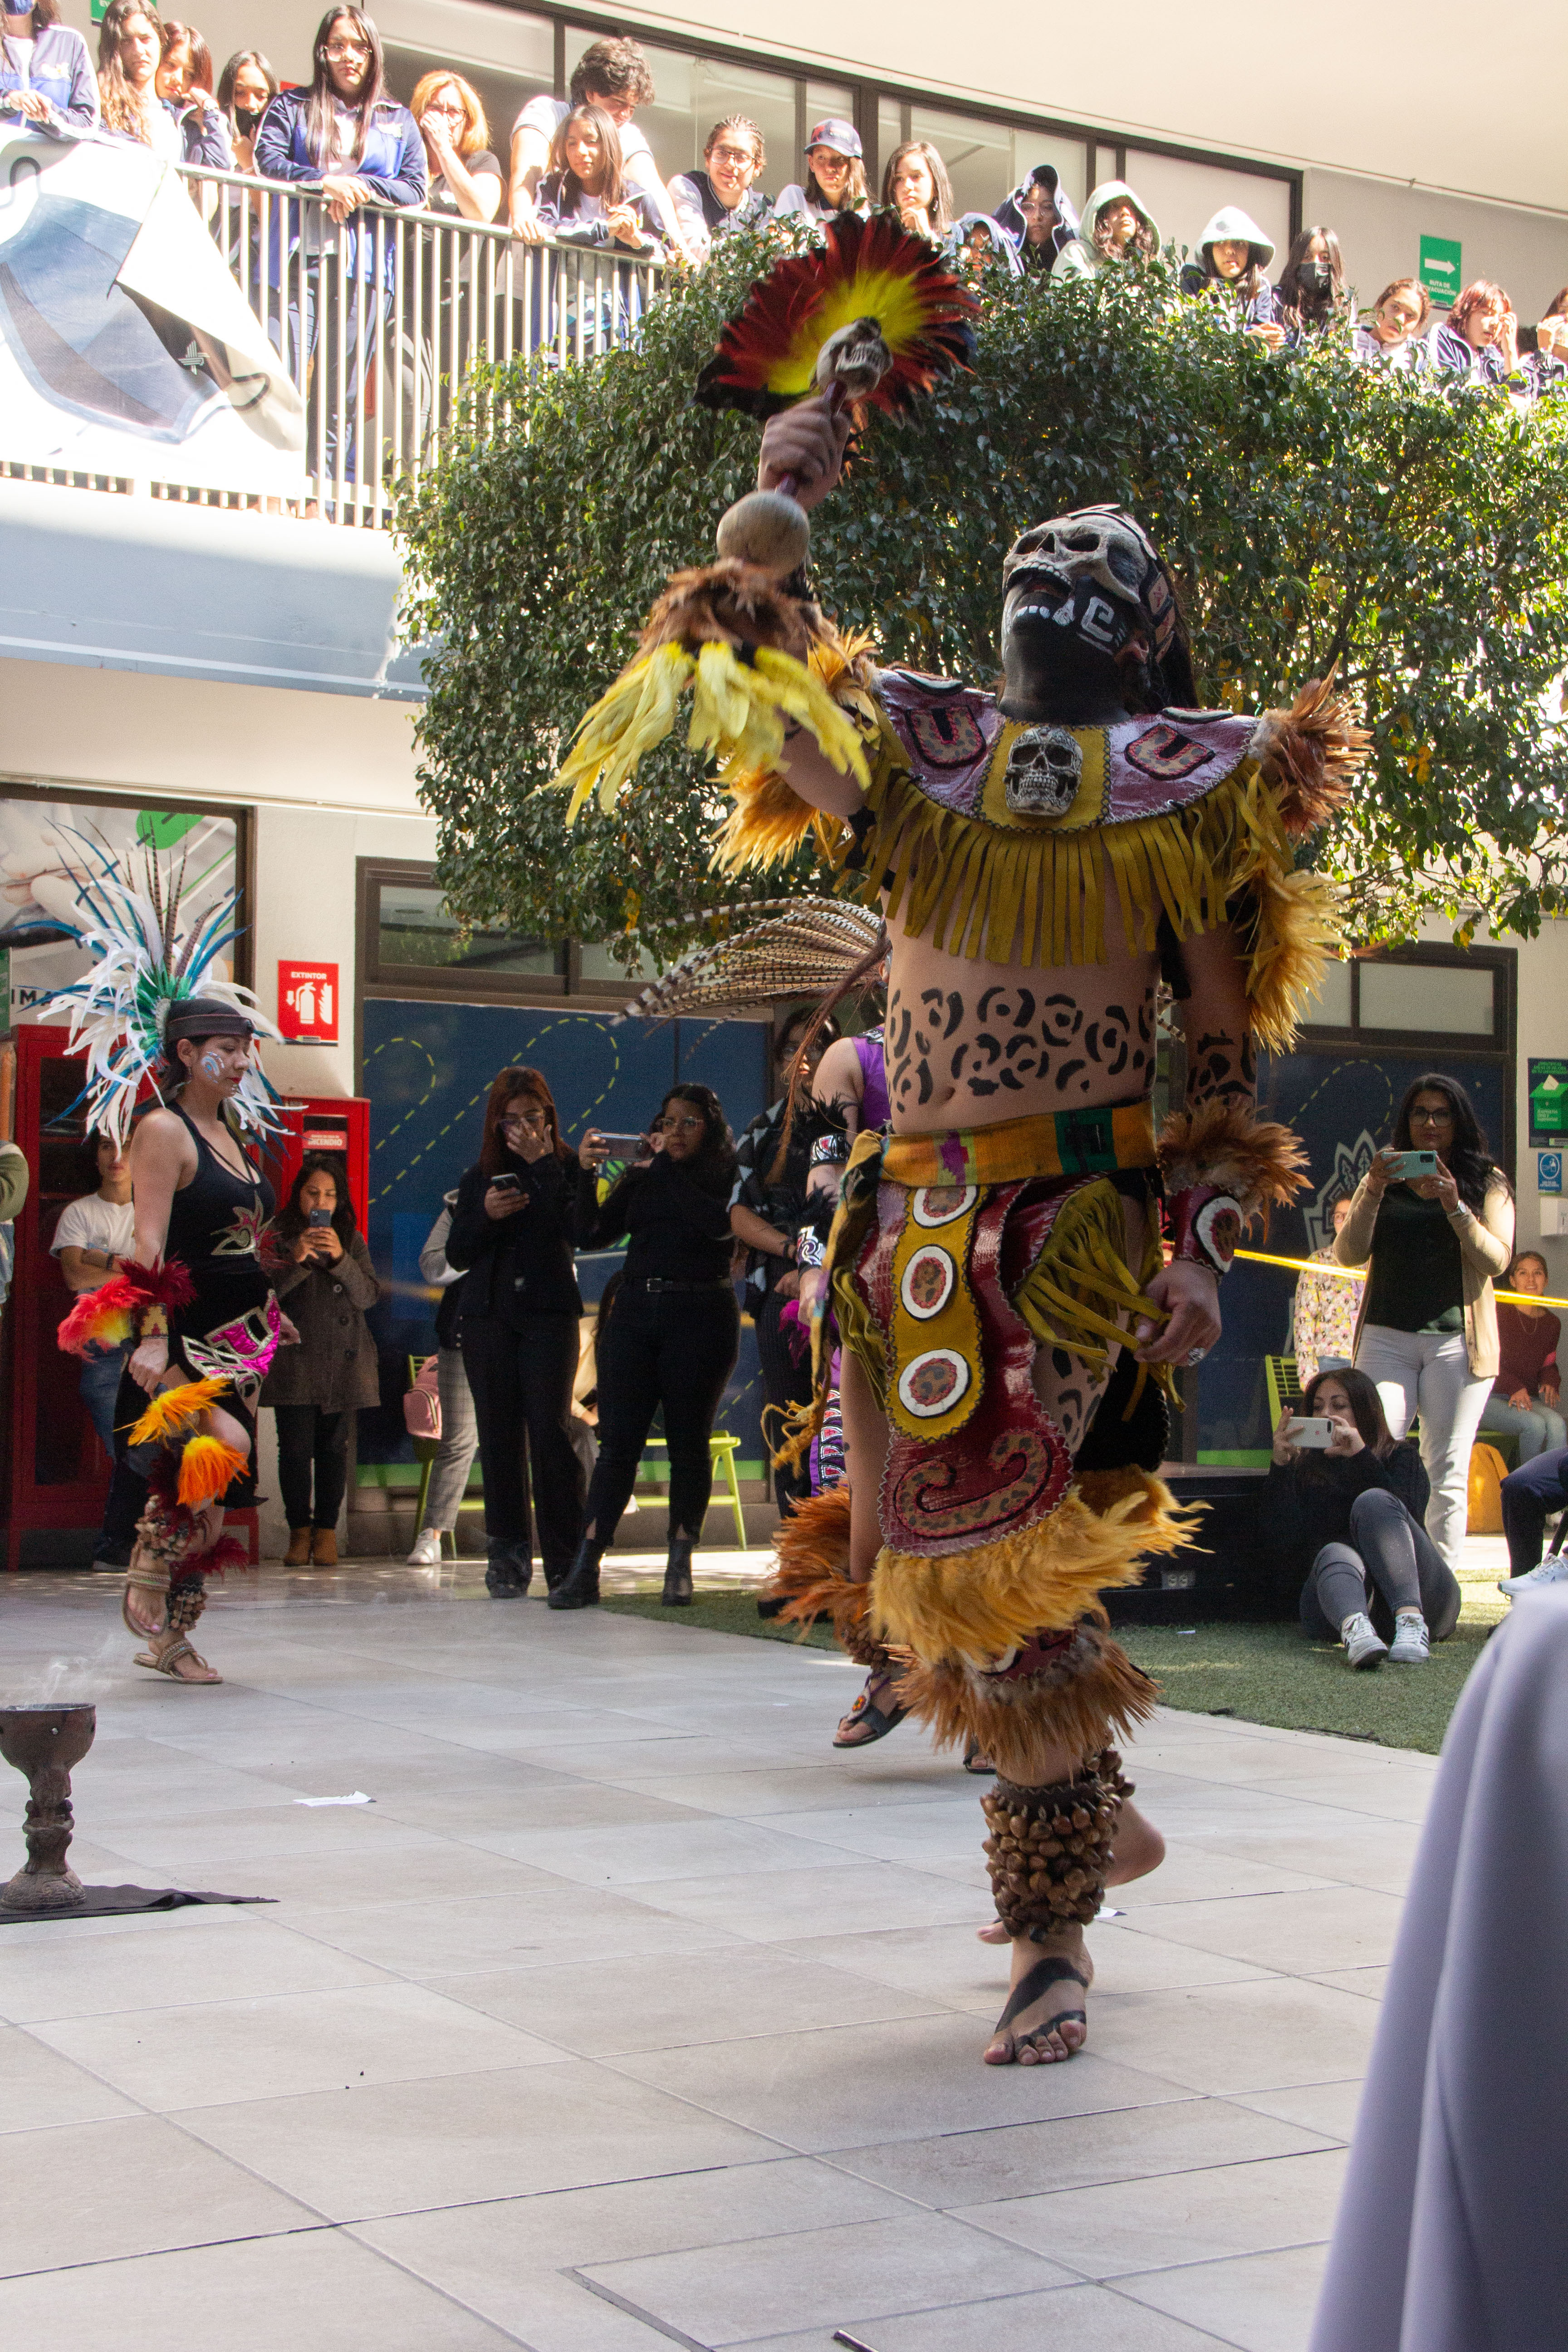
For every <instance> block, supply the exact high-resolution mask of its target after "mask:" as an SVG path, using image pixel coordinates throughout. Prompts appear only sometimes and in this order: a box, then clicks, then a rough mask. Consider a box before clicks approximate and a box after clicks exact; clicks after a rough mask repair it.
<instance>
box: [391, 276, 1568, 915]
mask: <svg viewBox="0 0 1568 2352" xmlns="http://www.w3.org/2000/svg"><path fill="white" fill-rule="evenodd" d="M776 249H777V248H776V246H772V247H771V246H770V245H769V243H768V241H767V239H766V237H765V236H742V237H736V238H733V239H730V240H727V241H726V242H725V244H724V245H722V246H721V247H720V248H719V251H718V254H717V257H716V258H715V260H714V262H713V263H712V265H711V266H710V268H708V269H707V270H705V271H704V272H703V273H701V274H700V276H697V277H695V278H688V279H685V280H683V281H678V282H677V283H676V284H675V285H674V286H673V288H672V289H671V291H670V292H669V294H668V296H667V297H666V298H663V299H660V300H658V302H656V303H655V304H654V305H653V306H652V308H651V309H650V310H649V312H648V314H647V319H646V320H645V322H644V325H643V328H642V331H641V335H640V340H639V342H638V345H637V348H636V349H628V350H625V351H620V352H614V353H611V354H610V355H608V356H606V357H604V358H602V359H599V360H596V361H594V362H589V363H587V364H584V365H582V366H577V367H567V368H554V367H546V366H542V365H538V364H533V365H530V364H528V363H526V362H520V363H519V364H517V365H515V366H514V367H513V368H511V369H510V370H509V371H501V372H497V373H483V374H481V375H479V376H478V377H477V378H476V379H474V381H473V382H472V383H471V385H470V387H469V392H468V401H467V406H466V412H465V415H464V420H463V423H462V424H461V425H460V427H459V429H458V431H457V432H456V433H455V434H454V436H453V437H452V439H451V442H450V444H449V446H447V449H446V451H445V453H444V454H443V456H442V457H441V460H440V462H439V463H438V464H437V466H436V467H435V468H434V469H433V471H432V472H431V473H430V474H429V475H428V476H427V477H426V479H425V481H424V482H423V483H422V484H421V486H420V487H419V488H418V490H417V491H416V492H412V493H410V494H409V495H408V496H407V497H406V498H405V501H404V504H403V508H402V511H401V518H400V520H401V529H402V531H403V535H404V542H405V553H406V556H407V559H408V572H409V581H410V590H409V619H410V624H411V625H412V627H413V628H414V629H415V630H416V631H417V633H418V634H419V635H421V636H422V637H423V638H425V639H426V640H427V641H428V642H429V644H430V645H431V646H432V651H431V654H430V656H429V659H428V662H427V667H426V676H427V678H428V683H429V689H430V692H429V700H428V703H427V705H426V709H425V712H424V715H423V718H422V719H421V722H420V728H419V735H420V743H421V751H422V763H421V768H420V781H421V789H422V792H423V793H424V796H425V799H426V803H427V804H428V806H429V807H430V808H431V809H432V810H433V811H434V812H435V813H436V814H437V816H438V818H439V820H440V852H439V872H440V879H441V882H442V885H443V887H444V888H445V890H446V892H447V897H448V899H449V902H450V904H451V905H452V907H453V908H454V910H455V911H456V912H457V913H458V915H459V916H460V917H461V918H462V919H466V920H468V921H470V922H473V923H476V924H484V925H486V926H492V925H505V926H506V927H508V928H510V929H513V930H516V931H520V932H524V933H528V934H531V935H533V936H544V937H558V936H562V935H573V936H575V937H578V938H582V939H588V940H611V941H619V942H620V944H621V945H622V946H623V947H624V948H625V949H626V952H627V956H628V960H629V959H630V957H631V956H632V955H635V954H636V953H637V951H638V950H649V949H650V950H652V951H653V953H654V955H655V956H656V957H657V958H658V959H659V960H660V961H665V960H668V957H669V956H670V955H671V954H673V953H674V952H676V951H678V950H679V949H680V948H681V947H683V946H685V945H687V944H689V942H690V941H691V940H693V939H694V938H697V937H700V936H703V935H705V934H706V932H707V931H708V930H709V929H710V928H711V925H712V922H713V919H714V916H713V910H714V909H715V908H716V907H721V906H731V907H732V906H733V905H735V904H736V903H737V901H738V900H739V899H741V898H743V897H744V896H745V893H744V892H743V891H738V890H737V889H736V887H734V886H733V885H731V884H720V883H717V882H716V881H715V878H714V877H713V876H712V875H711V874H710V870H709V852H710V839H711V835H712V832H713V828H714V825H715V824H716V823H717V822H718V820H719V818H720V816H721V813H722V809H721V800H720V796H719V795H718V794H717V793H716V791H715V788H714V786H713V784H712V782H711V780H710V777H709V776H708V774H707V772H706V771H705V768H704V763H703V762H702V761H700V759H698V758H697V757H696V756H695V755H693V754H692V753H690V752H689V751H687V750H686V749H685V747H684V745H683V743H681V742H680V741H679V740H675V741H672V742H671V743H669V744H667V745H666V746H665V747H664V748H663V749H662V750H661V751H659V752H658V753H656V754H655V755H653V756H652V757H650V758H649V759H648V760H647V761H645V762H644V765H643V768H642V771H641V772H640V774H639V776H638V778H637V782H636V784H635V786H634V787H633V788H632V789H631V790H629V791H628V792H626V793H624V794H623V796H622V798H621V800H620V801H619V803H617V805H616V809H615V811H614V813H613V814H609V815H604V814H600V813H599V811H598V810H597V809H596V808H595V807H592V806H590V807H589V808H586V809H584V812H583V814H582V815H581V816H580V818H579V819H578V822H577V824H576V825H575V827H574V830H573V832H572V833H571V834H570V835H568V834H567V832H566V830H565V826H564V801H563V795H562V794H561V793H558V792H554V791H552V790H550V789H549V786H550V780H551V776H552V771H553V769H554V766H555V764H556V761H557V759H558V757H559V756H560V754H561V752H562V751H563V749H564V747H565V744H566V743H567V741H568V740H569V739H570V736H571V734H572V731H573V730H574V727H575V725H576V723H577V721H578V719H580V718H581V716H582V714H583V712H584V710H585V709H587V707H588V705H589V704H590V703H591V702H592V701H593V700H594V699H595V698H596V697H597V696H598V695H599V694H600V693H601V692H602V691H603V689H604V688H605V686H607V685H608V683H609V681H610V680H611V678H612V677H614V676H615V674H616V671H617V670H618V669H619V668H620V667H621V666H622V665H623V664H624V663H625V662H626V659H627V658H628V657H629V656H631V654H632V652H633V651H634V649H635V646H636V641H637V631H638V628H639V625H640V624H641V622H642V620H643V618H644V616H645V614H647V609H648V607H649V605H650V604H652V602H653V600H654V598H655V596H656V595H657V594H658V592H659V590H660V589H661V587H662V586H663V584H664V582H665V578H666V576H667V574H668V573H669V572H672V571H675V570H677V569H679V568H680V567H682V566H684V565H688V564H692V563H700V562H705V561H708V560H709V559H710V555H711V551H712V530H713V525H714V522H715V520H716V519H717V518H718V516H719V515H720V514H721V512H722V510H723V509H724V508H725V507H726V506H727V505H728V504H729V503H730V502H731V499H734V498H736V497H738V496H739V495H740V494H741V493H742V491H743V490H745V489H746V488H750V487H751V486H752V481H753V478H754V474H755V467H756V455H757V443H758V437H759V436H758V427H757V426H756V425H754V424H753V423H752V422H751V421H750V420H748V419H745V418H742V417H739V416H735V415H723V416H715V415H711V414H710V412H709V411H707V410H706V409H703V408H700V407H698V406H696V405H695V404H694V403H693V401H692V397H691V387H692V384H693V382H694V379H695V377H696V374H697V372H698V369H699V367H700V365H701V363H702V362H703V361H704V360H705V359H706V358H707V357H708V355H709V354H710V352H711V350H712V347H713V344H714V341H715V340H716V338H717V335H718V332H719V330H720V327H721V324H722V321H723V320H724V318H725V317H726V316H727V315H728V313H729V312H730V311H731V310H732V309H733V308H734V307H735V306H736V305H737V303H738V302H739V301H740V299H742V295H743V292H744V289H745V287H746V285H747V283H748V282H749V281H750V279H751V278H752V276H753V275H755V274H756V273H757V272H758V271H759V270H760V269H762V268H764V267H765V266H766V265H767V262H768V261H769V259H770V258H771V257H773V254H774V253H776ZM1099 499H1114V500H1116V501H1118V502H1120V503H1121V504H1124V505H1126V506H1128V507H1130V508H1131V509H1133V511H1134V512H1135V513H1137V514H1138V515H1139V516H1140V517H1141V518H1142V520H1143V522H1144V523H1145V525H1146V526H1147V528H1148V529H1149V530H1150V531H1151V533H1152V536H1153V537H1154V539H1155V541H1156V542H1157V543H1158V544H1159V546H1160V547H1161V548H1162V550H1163V551H1164V553H1165V554H1166V556H1167V559H1168V560H1169V561H1170V562H1172V564H1173V568H1174V569H1175V571H1176V573H1177V575H1178V578H1179V581H1180V583H1181V588H1182V593H1183V599H1184V605H1185V609H1186V613H1187V616H1188V620H1189V623H1190V625H1191V627H1192V631H1193V636H1194V654H1195V661H1196V668H1197V674H1198V682H1199V691H1200V697H1201V698H1202V699H1203V700H1204V701H1205V702H1206V703H1208V704H1210V705H1217V704H1221V703H1226V704H1229V705H1231V706H1233V707H1235V708H1237V709H1264V708H1267V707H1268V706H1270V705H1275V704H1279V703H1280V702H1282V701H1288V700H1289V698H1291V696H1292V695H1293V694H1294V693H1295V692H1296V691H1297V690H1298V689H1299V688H1300V686H1301V685H1302V684H1303V683H1304V682H1305V681H1306V680H1307V679H1308V678H1310V677H1320V676H1321V675H1323V674H1324V673H1325V672H1326V671H1327V670H1328V669H1329V668H1330V667H1331V666H1335V667H1337V670H1338V675H1339V677H1340V679H1341V681H1342V685H1343V687H1344V688H1345V689H1346V690H1347V691H1348V692H1349V694H1350V695H1351V696H1352V698H1353V700H1354V701H1355V702H1356V704H1357V705H1358V706H1359V708H1360V710H1361V713H1362V715H1363V719H1364V720H1365V722H1366V724H1367V725H1368V726H1369V727H1370V728H1371V729H1372V730H1373V737H1374V750H1373V756H1372V759H1371V761H1370V762H1369V765H1368V767H1367V769H1366V771H1365V773H1364V776H1363V781H1362V782H1361V784H1360V786H1359V788H1358V791H1357V793H1356V796H1355V800H1354V803H1353V806H1352V807H1351V808H1350V809H1349V810H1348V811H1347V812H1346V814H1344V815H1342V817H1341V818H1340V819H1339V820H1338V821H1337V822H1336V824H1334V826H1333V827H1332V829H1331V832H1330V834H1329V835H1327V836H1326V837H1325V839H1324V840H1323V841H1321V844H1320V845H1319V848H1318V850H1317V852H1316V855H1317V856H1318V857H1319V859H1320V861H1321V862H1322V863H1324V864H1325V865H1327V866H1329V867H1331V869H1332V870H1333V871H1334V872H1336V873H1337V874H1338V875H1339V876H1340V877H1342V880H1343V881H1344V883H1345V884H1346V886H1347V888H1348V891H1349V894H1350V898H1351V903H1352V920H1353V926H1354V929H1355V930H1356V931H1357V933H1358V934H1359V935H1360V936H1361V937H1362V938H1363V939H1365V940H1376V939H1388V938H1395V937H1398V936H1401V935H1408V934H1409V933H1410V932H1411V931H1412V930H1413V929H1415V924H1416V923H1417V921H1418V920H1419V919H1421V918H1422V917H1423V916H1424V915H1429V914H1432V913H1434V912H1437V913H1441V914H1443V915H1445V916H1447V918H1448V919H1451V920H1452V921H1453V923H1454V924H1455V927H1456V929H1458V930H1459V931H1460V932H1461V934H1463V933H1464V931H1465V930H1466V929H1468V928H1469V927H1470V926H1472V925H1473V924H1474V923H1475V922H1476V921H1477V920H1478V919H1485V920H1487V921H1489V923H1490V924H1491V925H1492V926H1493V928H1494V929H1500V930H1508V931H1514V932H1518V933H1524V934H1529V933H1531V932H1532V931H1533V930H1534V929H1536V928H1537V926H1538V924H1539V923H1540V921H1541V919H1542V917H1543V916H1544V915H1548V914H1551V913H1552V912H1554V911H1557V910H1558V909H1559V908H1563V906H1564V905H1565V904H1568V897H1565V893H1568V835H1565V828H1564V804H1565V793H1564V788H1565V786H1568V742H1565V740H1564V730H1563V726H1562V725H1561V724H1560V723H1559V722H1558V721H1557V719H1556V718H1555V716H1554V714H1555V713H1556V711H1557V709H1558V701H1557V684H1558V681H1559V679H1560V677H1561V676H1562V674H1563V671H1564V670H1565V669H1568V395H1559V396H1557V397H1554V398H1548V399H1546V400H1544V401H1542V402H1541V403H1540V404H1538V405H1537V406H1535V407H1534V408H1533V409H1531V410H1530V411H1521V409H1520V408H1519V407H1517V406H1516V405H1515V404H1513V403H1512V402H1511V401H1510V399H1509V397H1508V396H1507V394H1504V393H1502V392H1494V391H1487V392H1480V391H1472V390H1469V389H1468V388H1462V387H1458V386H1456V385H1455V384H1454V383H1452V382H1446V381H1444V380H1441V379H1438V380H1436V381H1434V380H1431V379H1427V378H1423V377H1420V376H1415V375H1413V374H1409V373H1393V372H1390V371H1388V370H1386V369H1383V368H1368V367H1362V366H1358V365H1356V364H1355V362H1353V361H1352V356H1351V353H1350V351H1349V347H1348V341H1347V340H1346V339H1345V338H1344V337H1343V336H1342V335H1332V336H1330V337H1326V338H1323V339H1322V340H1321V341H1313V342H1311V343H1310V344H1309V345H1307V346H1306V347H1305V348H1304V349H1301V350H1299V351H1294V352H1284V353H1280V354H1269V353H1268V352H1265V351H1263V350H1262V349H1261V348H1260V347H1258V346H1257V345H1255V344H1254V343H1252V342H1250V341H1247V340H1246V339H1245V338H1243V337H1242V336H1241V335H1239V334H1238V333H1237V331H1236V327H1235V324H1234V322H1233V321H1232V320H1230V319H1229V318H1228V317H1227V316H1226V315H1225V314H1224V313H1223V312H1222V311H1220V310H1217V309H1215V307H1214V305H1212V304H1211V303H1209V302H1207V301H1203V300H1200V301H1195V302H1194V301H1184V300H1181V299H1176V298H1175V297H1174V295H1173V278H1172V275H1171V271H1170V268H1169V264H1168V262H1165V261H1160V262H1155V263H1153V264H1151V265H1148V266H1147V267H1143V268H1139V269H1137V270H1135V271H1131V272H1130V271H1127V270H1123V269H1111V270H1107V271H1106V272H1104V273H1103V274H1102V276H1101V277H1100V279H1099V280H1098V281H1097V282H1090V283H1081V284H1068V285H1064V286H1061V287H1058V288H1057V289H1054V290H1050V291H1047V290H1046V289H1044V288H1043V287H1042V286H1041V284H1040V282H1039V281H1038V280H1037V279H1021V280H1020V279H1013V278H1007V277H1006V276H1005V275H1004V274H1003V273H1002V272H1001V271H1000V270H999V269H996V268H992V269H991V270H990V271H988V275H987V278H986V281H985V284H984V320H983V323H982V325H981V329H980V334H979V351H978V357H977V361H976V364H975V367H974V370H973V373H970V374H965V375H961V376H958V377H955V378H954V379H952V380H951V381H950V382H949V383H946V384H945V385H944V386H943V387H942V389H941V390H940V391H939V392H938V393H937V394H935V395H934V396H933V397H931V399H929V400H927V401H926V402H924V403H923V404H921V406H920V407H919V408H918V410H917V411H916V413H915V414H914V415H912V416H910V418H909V419H908V420H907V421H905V422H902V423H893V422H891V421H889V420H888V419H886V418H882V417H876V418H873V420H872V421H871V423H870V425H869V426H868V430H867V432H866V434H865V436H864V438H863V441H862V443H861V445H860V446H859V448H858V452H857V454H856V456H855V458H854V461H853V464H852V467H851V468H850V470H849V472H848V474H847V478H846V479H845V481H844V482H843V484H842V485H841V486H840V488H838V490H837V492H836V493H835V495H834V496H833V497H832V498H831V499H829V500H828V501H827V502H826V504H825V505H824V506H823V507H822V508H820V509H817V511H816V515H815V516H814V518H813V560H814V580H815V584H816V590H817V593H818V595H819V598H820V601H821V603H822V604H823V606H824V608H825V609H826V611H827V612H829V613H830V614H833V615H834V616H835V618H836V619H837V622H838V624H839V625H840V626H841V627H843V628H845V629H846V630H848V629H851V628H854V629H866V630H868V631H869V632H870V633H871V635H872V636H873V638H874V640H875V644H876V647H877V650H878V653H879V656H880V657H881V658H883V659H885V660H890V661H900V662H906V663H909V664H911V665H913V666H914V667H919V668H921V669H926V670H932V671H937V672H940V673H942V674H944V675H948V676H962V677H968V678H970V679H973V680H975V681H977V682H982V683H988V682H989V681H990V680H991V679H992V677H994V673H995V670H996V666H997V654H996V641H997V626H998V619H999V609H1000V564H1001V559H1002V555H1003V552H1004V551H1005V548H1006V547H1007V545H1008V543H1009V542H1010V541H1011V540H1012V539H1013V538H1014V537H1015V535H1016V533H1017V531H1018V530H1021V529H1023V528H1024V527H1025V526H1026V524H1028V523H1030V522H1032V521H1037V520H1041V519H1043V518H1044V517H1046V516H1048V515H1051V514H1055V513H1058V512H1060V511H1062V510H1063V509H1068V508H1071V507H1076V506H1081V505H1084V504H1087V503H1089V502H1090V501H1092V500H1099ZM821 879H822V877H821V875H820V873H819V871H818V869H817V868H816V866H815V863H814V861H813V859H812V857H811V856H809V855H808V854H803V856H802V859H801V860H800V862H799V865H798V867H797V869H796V871H795V874H794V875H793V876H792V877H790V878H789V880H788V881H787V882H786V883H784V885H783V886H781V884H780V882H779V881H777V880H773V881H769V882H761V881H759V882H758V883H757V884H756V885H755V887H754V890H753V893H752V895H753V896H756V897H762V896H763V895H768V894H770V893H776V892H777V891H779V889H780V888H781V887H792V888H804V887H811V885H812V883H813V882H814V880H815V881H816V882H817V883H818V884H819V885H820V882H821Z"/></svg>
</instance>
